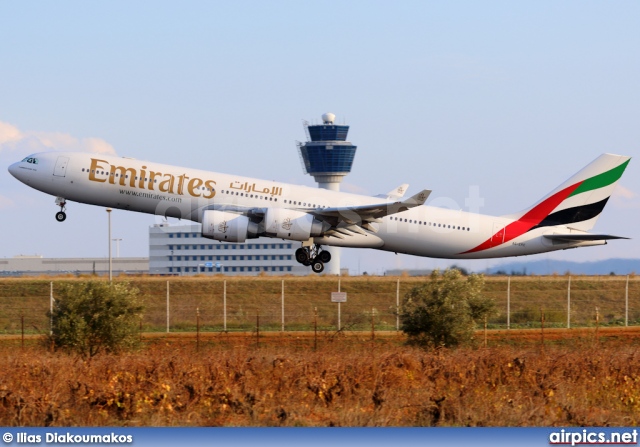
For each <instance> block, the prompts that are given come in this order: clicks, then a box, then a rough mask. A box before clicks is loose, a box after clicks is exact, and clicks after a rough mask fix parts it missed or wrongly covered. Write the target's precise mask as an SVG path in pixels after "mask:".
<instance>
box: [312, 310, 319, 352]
mask: <svg viewBox="0 0 640 447" xmlns="http://www.w3.org/2000/svg"><path fill="white" fill-rule="evenodd" d="M313 350H314V351H317V350H318V308H317V307H314V308H313Z"/></svg>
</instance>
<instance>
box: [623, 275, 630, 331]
mask: <svg viewBox="0 0 640 447" xmlns="http://www.w3.org/2000/svg"><path fill="white" fill-rule="evenodd" d="M624 325H625V327H626V326H629V275H627V285H626V286H625V288H624Z"/></svg>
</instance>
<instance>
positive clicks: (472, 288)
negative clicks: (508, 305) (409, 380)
mask: <svg viewBox="0 0 640 447" xmlns="http://www.w3.org/2000/svg"><path fill="white" fill-rule="evenodd" d="M483 288H484V277H483V276H482V275H476V274H472V275H469V276H466V277H465V276H463V275H462V274H461V273H460V271H458V270H455V269H451V270H446V271H445V272H444V273H442V274H441V273H440V272H439V271H438V270H435V271H433V272H432V273H431V276H430V278H429V281H428V282H426V283H425V284H423V285H420V286H416V287H414V288H413V289H412V290H411V291H409V293H407V294H406V295H405V296H404V299H403V302H402V310H401V312H400V319H401V321H402V330H403V331H404V332H405V333H406V334H407V335H408V336H409V342H410V343H414V344H418V345H421V346H431V347H436V346H447V347H450V346H457V345H460V344H465V343H468V342H470V341H471V339H472V337H473V332H474V330H475V329H476V327H477V324H478V323H481V322H484V319H485V318H486V317H488V316H490V315H492V314H494V313H495V304H494V302H493V300H491V299H489V298H487V297H485V296H483V295H482V290H483Z"/></svg>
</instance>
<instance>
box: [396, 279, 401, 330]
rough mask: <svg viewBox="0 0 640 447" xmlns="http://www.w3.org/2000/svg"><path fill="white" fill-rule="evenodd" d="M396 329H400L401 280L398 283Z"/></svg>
mask: <svg viewBox="0 0 640 447" xmlns="http://www.w3.org/2000/svg"><path fill="white" fill-rule="evenodd" d="M396 331H400V280H398V283H397V284H396Z"/></svg>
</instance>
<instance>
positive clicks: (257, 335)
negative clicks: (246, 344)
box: [256, 311, 260, 348]
mask: <svg viewBox="0 0 640 447" xmlns="http://www.w3.org/2000/svg"><path fill="white" fill-rule="evenodd" d="M259 347H260V311H258V313H256V348H259Z"/></svg>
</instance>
